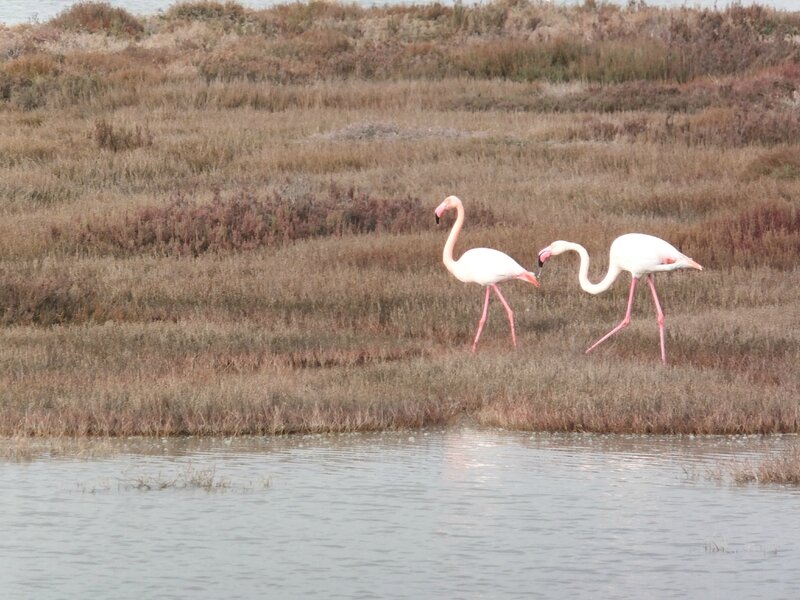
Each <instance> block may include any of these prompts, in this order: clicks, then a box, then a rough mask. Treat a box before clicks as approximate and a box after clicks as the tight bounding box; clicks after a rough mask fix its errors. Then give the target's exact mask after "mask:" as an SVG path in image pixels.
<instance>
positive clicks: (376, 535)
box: [0, 430, 800, 599]
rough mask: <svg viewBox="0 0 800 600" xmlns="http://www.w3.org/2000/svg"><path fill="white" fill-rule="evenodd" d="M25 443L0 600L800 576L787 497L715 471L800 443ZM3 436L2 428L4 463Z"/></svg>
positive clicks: (697, 594)
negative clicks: (1, 599) (3, 599)
mask: <svg viewBox="0 0 800 600" xmlns="http://www.w3.org/2000/svg"><path fill="white" fill-rule="evenodd" d="M36 444H37V442H35V443H33V446H32V447H27V448H23V452H22V458H23V460H19V459H17V460H9V459H8V458H6V459H5V460H4V461H3V462H0V490H2V494H0V590H3V591H4V597H7V598H34V597H35V598H105V597H109V598H110V597H113V598H131V599H133V598H137V599H138V598H145V597H158V598H187V597H192V598H263V597H269V598H378V597H379V598H500V597H502V598H529V597H536V598H581V597H585V598H588V597H592V598H632V597H637V598H638V597H646V598H687V597H693V598H734V597H735V598H771V599H778V598H787V599H788V598H796V597H797V590H798V589H800V518H798V516H800V515H799V514H798V513H799V512H800V510H799V507H800V493H798V491H797V490H796V489H792V488H785V487H781V486H756V485H751V486H736V485H732V484H731V483H730V482H728V481H727V478H726V477H725V476H724V475H725V474H726V473H728V472H729V467H726V466H725V465H727V464H728V463H729V462H730V461H732V460H736V461H742V460H745V459H750V460H752V461H754V462H757V461H758V460H760V459H761V458H763V457H765V456H767V455H769V454H770V453H774V452H779V451H781V450H782V449H784V450H785V449H787V448H789V447H796V446H797V445H798V439H797V437H795V436H784V437H775V438H760V437H747V438H728V437H710V438H688V437H684V438H670V437H619V436H590V435H544V434H537V435H530V434H519V433H508V432H501V431H473V430H461V431H447V432H445V431H433V432H423V433H412V434H409V433H403V434H381V435H378V434H376V435H346V436H316V437H315V436H308V437H288V438H239V439H233V440H222V439H219V440H197V439H191V438H190V439H178V440H175V439H168V440H136V439H134V440H122V441H118V442H107V441H103V442H94V443H90V444H89V445H86V444H85V443H81V444H79V445H78V447H77V454H75V452H76V448H72V447H70V445H69V444H67V445H66V446H64V445H63V443H56V442H53V443H51V445H52V446H53V447H54V448H55V450H56V451H57V452H55V453H54V454H53V455H51V456H47V455H46V454H47V452H45V455H44V456H42V455H41V450H40V449H39V448H37V447H36ZM10 447H13V442H9V441H5V442H3V441H0V456H5V457H9V456H11V455H12V454H13V453H12V452H11V451H10V450H9V448H10ZM44 447H45V448H47V447H48V446H47V443H46V442H44ZM715 472H722V474H723V477H722V479H719V478H716V477H713V474H714V473H715ZM187 473H188V474H189V475H188V476H187ZM197 474H200V475H201V476H200V477H195V479H199V480H200V481H199V482H193V481H192V477H193V476H196V475H197ZM209 474H210V476H208V475H209ZM171 482H177V483H171ZM209 482H210V485H206V484H208V483H209ZM142 483H144V484H145V485H144V486H143V485H142ZM159 483H163V484H164V488H163V489H157V488H158V484H159Z"/></svg>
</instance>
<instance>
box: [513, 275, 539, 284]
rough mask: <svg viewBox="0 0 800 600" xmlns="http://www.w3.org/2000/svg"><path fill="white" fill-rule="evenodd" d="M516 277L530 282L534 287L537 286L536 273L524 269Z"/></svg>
mask: <svg viewBox="0 0 800 600" xmlns="http://www.w3.org/2000/svg"><path fill="white" fill-rule="evenodd" d="M517 279H522V280H523V281H527V282H528V283H532V284H533V285H535V286H536V287H539V280H538V279H536V275H534V274H533V273H531V272H530V271H525V272H524V273H522V274H521V275H520V276H518V277H517Z"/></svg>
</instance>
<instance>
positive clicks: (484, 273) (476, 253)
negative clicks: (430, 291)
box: [450, 248, 527, 285]
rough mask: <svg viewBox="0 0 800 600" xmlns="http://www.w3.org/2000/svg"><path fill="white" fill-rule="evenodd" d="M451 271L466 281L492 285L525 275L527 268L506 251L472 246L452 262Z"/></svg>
mask: <svg viewBox="0 0 800 600" xmlns="http://www.w3.org/2000/svg"><path fill="white" fill-rule="evenodd" d="M450 272H451V273H452V274H453V275H454V276H455V278H456V279H458V280H459V281H463V282H464V283H478V284H480V285H491V284H493V283H500V282H501V281H507V280H509V279H514V278H515V277H519V276H520V275H524V274H525V273H527V270H526V269H525V268H524V267H523V266H522V265H520V264H519V263H518V262H517V261H515V260H514V259H513V258H511V257H510V256H509V255H508V254H505V253H504V252H500V251H499V250H495V249H493V248H472V249H471V250H467V251H466V252H464V254H462V255H461V258H459V259H458V260H457V261H455V262H454V263H453V264H452V267H451V268H450Z"/></svg>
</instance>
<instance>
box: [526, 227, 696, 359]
mask: <svg viewBox="0 0 800 600" xmlns="http://www.w3.org/2000/svg"><path fill="white" fill-rule="evenodd" d="M570 250H572V251H573V252H577V253H578V255H579V256H580V258H581V264H580V269H579V271H578V282H579V283H580V285H581V288H582V289H583V290H584V291H585V292H589V293H590V294H599V293H600V292H604V291H606V290H607V289H608V288H610V287H611V284H612V283H614V281H615V280H616V278H617V277H618V276H619V274H620V273H621V272H622V271H628V272H629V273H630V274H631V290H630V294H629V296H628V309H627V310H626V311H625V317H624V318H623V319H622V321H621V322H620V324H619V325H617V326H616V327H614V329H612V330H611V331H609V332H608V333H607V334H605V335H604V336H603V337H601V338H600V339H599V340H597V341H596V342H595V343H594V344H592V345H591V346H589V348H588V349H587V350H586V354H588V353H589V352H591V351H592V350H594V349H595V348H596V347H597V346H599V345H600V344H601V343H603V342H604V341H606V340H607V339H608V338H610V337H611V336H612V335H614V334H615V333H617V332H618V331H620V330H621V329H623V328H625V327H627V326H628V324H629V323H630V322H631V307H632V306H633V295H634V292H635V291H636V284H637V283H639V279H641V277H642V276H643V275H647V284H648V285H649V286H650V291H651V292H652V293H653V302H654V303H655V305H656V315H657V318H658V331H659V336H660V338H661V361H662V362H663V363H665V364H666V362H667V352H666V349H665V346H664V312H663V311H662V310H661V304H660V303H659V301H658V294H656V286H655V284H654V283H653V273H657V272H660V271H675V270H676V269H698V270H700V271H702V270H703V267H701V266H700V265H699V264H697V263H696V262H695V261H694V260H692V259H691V258H689V257H688V256H686V255H685V254H682V253H681V252H679V251H678V249H677V248H675V247H674V246H673V245H672V244H670V243H668V242H665V241H664V240H662V239H661V238H657V237H655V236H652V235H646V234H644V233H626V234H625V235H621V236H619V237H618V238H617V239H615V240H614V241H613V242H612V243H611V250H610V251H609V265H608V273H606V276H605V277H603V279H602V281H600V282H599V283H592V282H591V281H589V277H588V273H589V253H588V252H586V248H584V247H583V246H581V245H580V244H575V243H573V242H565V241H563V240H558V241H555V242H553V243H552V244H550V245H549V246H547V248H544V249H542V250H541V251H540V252H539V268H540V269H541V267H542V266H543V265H544V263H545V261H546V260H547V259H549V258H550V257H551V256H555V255H557V254H561V253H563V252H568V251H570Z"/></svg>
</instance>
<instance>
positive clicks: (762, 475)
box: [731, 450, 800, 485]
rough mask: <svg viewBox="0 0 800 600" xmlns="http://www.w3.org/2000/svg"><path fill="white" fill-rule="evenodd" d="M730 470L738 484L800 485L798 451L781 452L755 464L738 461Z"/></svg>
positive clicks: (799, 456) (799, 458)
mask: <svg viewBox="0 0 800 600" xmlns="http://www.w3.org/2000/svg"><path fill="white" fill-rule="evenodd" d="M731 470H732V474H733V480H734V482H736V483H738V484H748V483H760V484H769V483H772V484H783V485H800V452H799V451H797V450H794V451H790V452H785V453H781V454H778V455H775V456H772V457H769V458H766V459H764V460H762V461H761V462H759V463H757V464H753V463H750V462H745V463H738V464H736V465H734V466H733V467H732V468H731Z"/></svg>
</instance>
